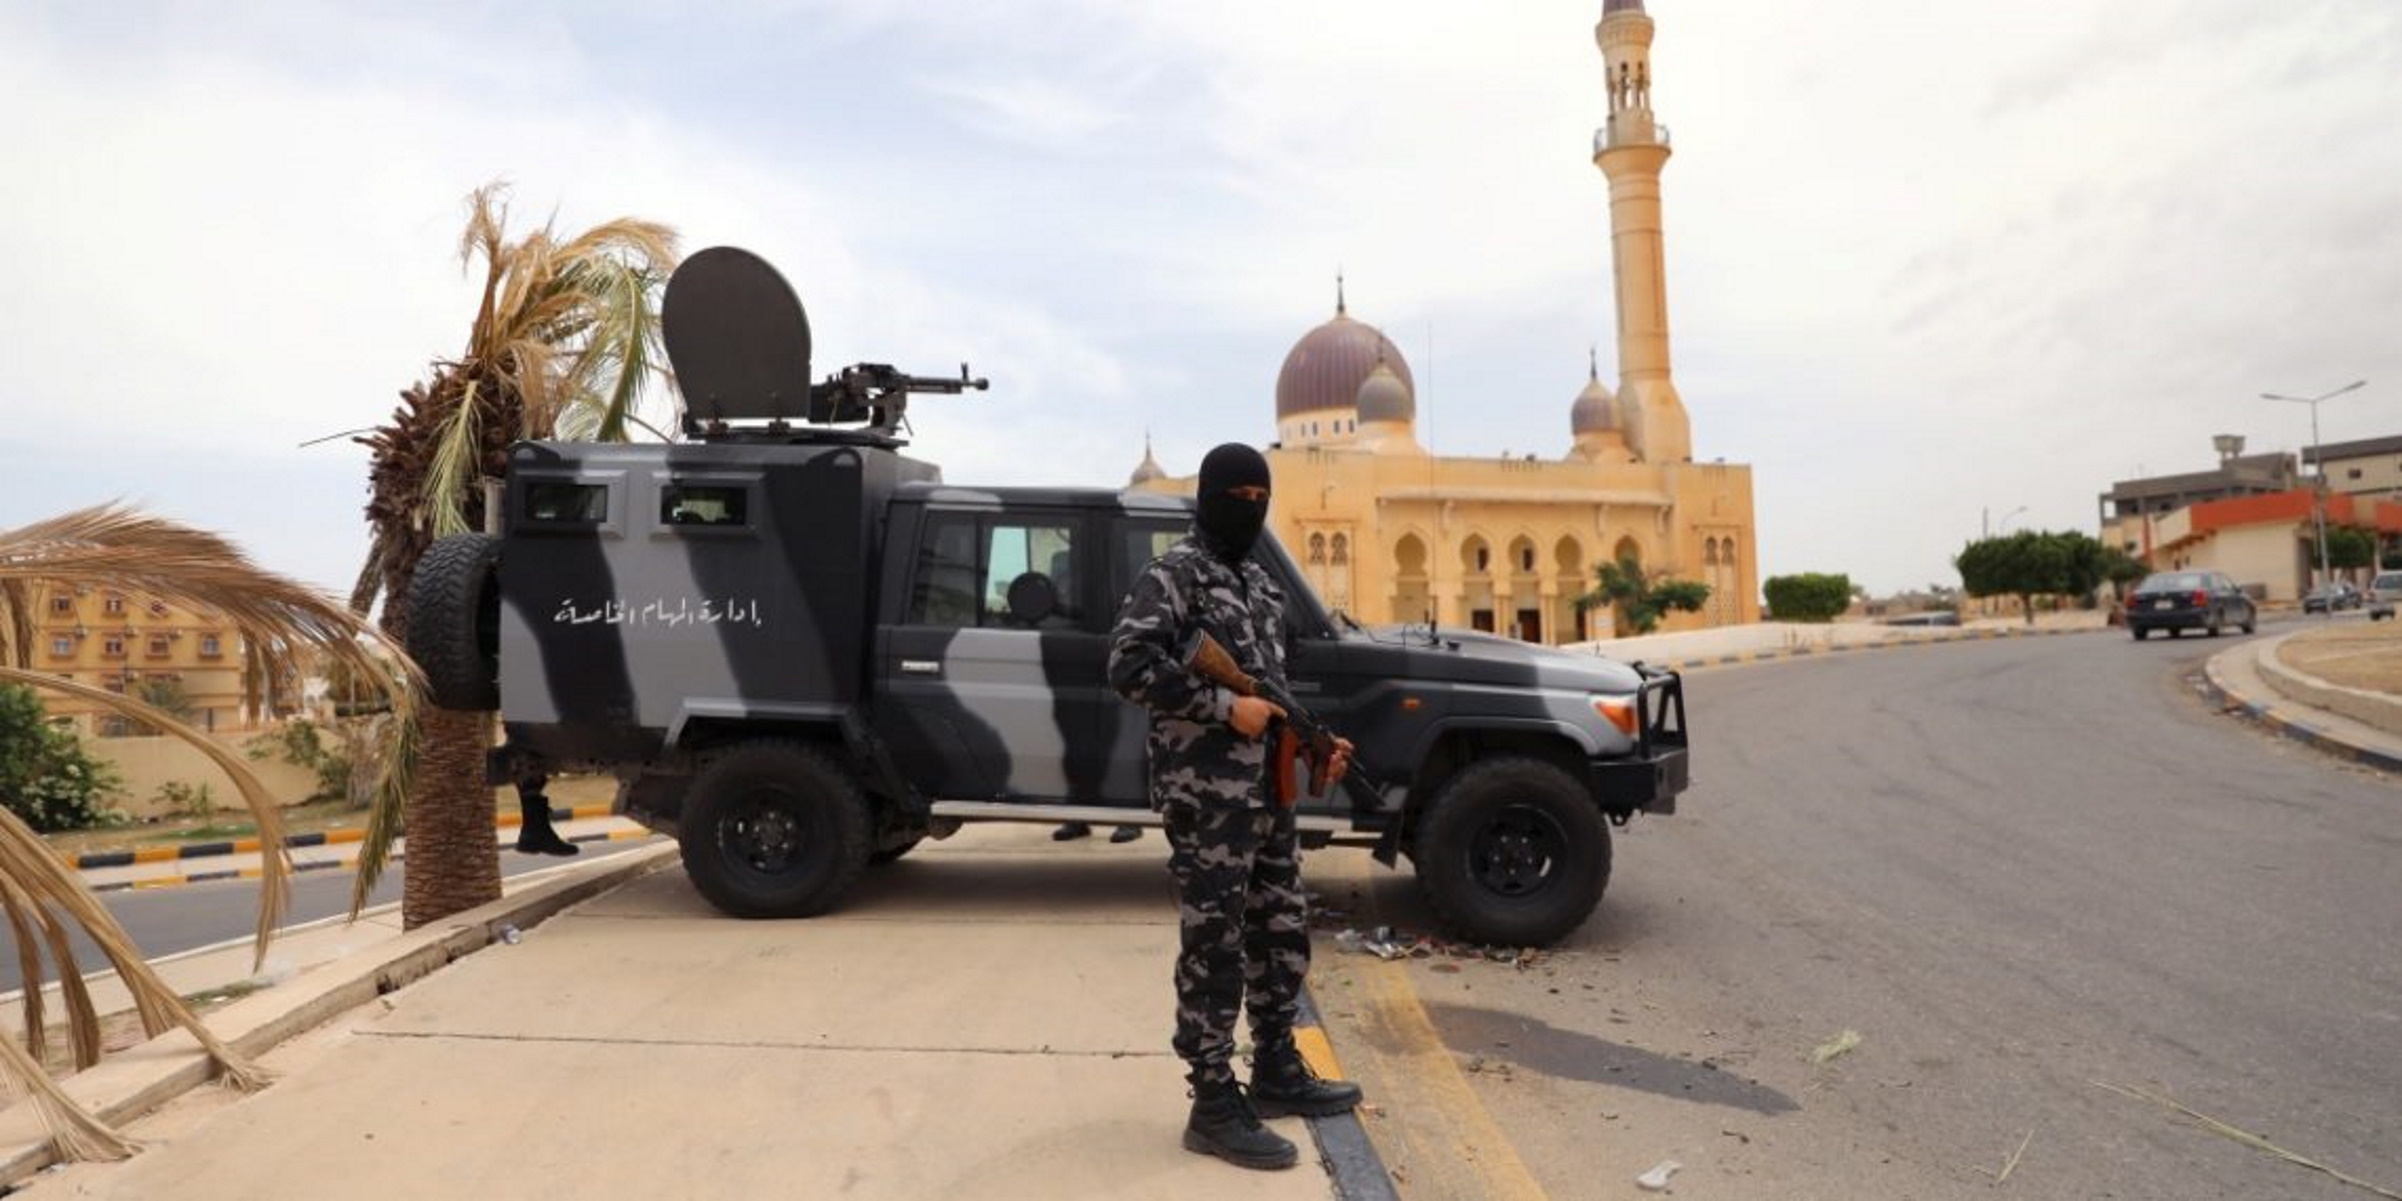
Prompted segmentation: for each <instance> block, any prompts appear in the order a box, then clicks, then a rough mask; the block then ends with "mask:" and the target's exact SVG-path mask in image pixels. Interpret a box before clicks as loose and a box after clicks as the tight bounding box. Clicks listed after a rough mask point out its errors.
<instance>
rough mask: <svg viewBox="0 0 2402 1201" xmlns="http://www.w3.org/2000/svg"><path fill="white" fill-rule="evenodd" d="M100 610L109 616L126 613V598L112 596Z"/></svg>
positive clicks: (104, 602) (102, 604) (103, 603)
mask: <svg viewBox="0 0 2402 1201" xmlns="http://www.w3.org/2000/svg"><path fill="white" fill-rule="evenodd" d="M100 610H101V612H104V613H109V614H117V613H123V612H124V611H125V598H124V597H122V596H116V595H113V594H112V595H111V596H110V597H109V598H108V599H107V600H105V601H102V602H101V603H100Z"/></svg>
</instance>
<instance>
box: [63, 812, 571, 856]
mask: <svg viewBox="0 0 2402 1201" xmlns="http://www.w3.org/2000/svg"><path fill="white" fill-rule="evenodd" d="M611 812H612V806H609V805H606V804H594V805H578V806H576V807H575V808H573V809H553V810H551V811H550V819H551V820H552V821H554V822H566V821H581V820H583V819H586V818H594V817H608V816H609V815H610V814H611ZM519 821H520V819H519V818H518V817H517V816H516V815H514V814H511V815H510V816H508V817H504V818H502V819H500V820H499V821H498V822H496V823H494V825H493V828H494V829H496V830H514V829H516V828H517V826H518V824H519ZM366 836H367V832H366V831H365V830H360V829H347V828H346V829H340V830H320V831H318V832H316V833H314V834H294V835H292V836H290V837H288V838H286V839H284V849H285V850H298V849H299V848H301V847H322V846H335V845H340V844H342V843H347V842H357V841H359V840H360V839H363V838H365V837H366ZM568 841H570V842H573V841H575V840H574V839H569V840H568ZM258 849H259V840H258V839H256V838H231V839H225V840H222V841H219V842H186V843H176V844H173V845H170V846H155V847H136V848H134V849H133V850H130V851H95V852H93V853H91V854H89V855H78V856H76V858H75V862H74V863H73V864H72V865H70V866H72V867H74V869H75V870H77V871H79V872H80V871H90V870H91V869H93V868H96V867H132V866H134V865H136V864H142V863H173V862H175V861H177V860H180V859H207V858H210V857H212V856H216V855H250V854H255V853H257V851H258Z"/></svg>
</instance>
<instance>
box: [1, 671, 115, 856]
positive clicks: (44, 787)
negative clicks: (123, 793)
mask: <svg viewBox="0 0 2402 1201" xmlns="http://www.w3.org/2000/svg"><path fill="white" fill-rule="evenodd" d="M118 787H119V785H118V780H117V774H116V772H115V771H114V770H113V769H112V768H110V767H109V766H108V765H107V764H105V763H100V762H97V761H95V760H93V759H92V757H91V756H90V755H87V754H85V753H84V749H83V742H82V740H80V739H78V738H76V737H75V734H74V732H73V731H71V730H65V729H61V728H59V727H57V726H54V725H51V724H50V720H49V717H48V715H47V714H45V713H44V712H43V711H42V702H41V698H39V697H37V696H35V695H34V694H33V690H32V689H31V688H27V687H24V686H22V685H18V684H0V804H5V805H6V806H7V807H8V810H9V812H11V813H14V814H16V815H17V816H18V817H19V818H22V819H24V822H25V824H26V825H28V826H31V827H33V828H34V829H35V830H37V831H39V832H41V833H44V834H49V833H53V832H55V831H59V830H80V829H83V828H84V827H86V826H94V825H101V824H104V823H106V822H108V821H110V820H112V819H114V818H115V817H116V814H115V813H114V812H113V811H111V810H110V809H109V808H108V806H107V804H106V801H107V799H108V798H109V797H110V796H111V795H113V794H115V793H116V792H117V790H118Z"/></svg>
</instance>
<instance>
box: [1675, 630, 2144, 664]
mask: <svg viewBox="0 0 2402 1201" xmlns="http://www.w3.org/2000/svg"><path fill="white" fill-rule="evenodd" d="M2107 632H2109V627H2107V626H2091V627H2088V626H2074V627H2070V628H2067V629H2059V628H2053V629H2035V630H2018V629H1999V628H1996V629H1988V630H1961V631H1959V632H1958V633H1952V634H1931V635H1928V636H1926V637H1923V638H1917V637H1904V638H1891V639H1887V640H1885V641H1883V642H1857V643H1843V642H1837V643H1830V644H1828V645H1826V646H1782V647H1777V648H1775V649H1773V650H1764V651H1743V652H1740V653H1737V654H1732V655H1704V656H1702V657H1700V658H1698V659H1664V660H1660V661H1659V662H1657V663H1653V662H1652V661H1651V660H1649V659H1645V660H1643V662H1645V663H1648V664H1651V665H1652V666H1654V667H1673V668H1675V669H1676V670H1678V671H1693V670H1696V669H1698V668H1704V667H1736V666H1740V665H1742V664H1745V663H1773V662H1775V661H1777V660H1779V659H1825V658H1830V657H1832V656H1835V655H1857V654H1863V653H1866V652H1869V651H1882V650H1892V649H1893V648H1895V647H1902V646H1933V645H1935V644H1937V643H1943V642H1988V641H1992V640H1995V639H2000V638H2049V637H2053V636H2055V635H2060V634H2102V633H2107Z"/></svg>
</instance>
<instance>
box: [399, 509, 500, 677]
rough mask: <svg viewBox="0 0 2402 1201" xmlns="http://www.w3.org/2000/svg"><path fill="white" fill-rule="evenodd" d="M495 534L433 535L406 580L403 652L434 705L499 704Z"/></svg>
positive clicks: (498, 630)
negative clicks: (414, 663)
mask: <svg viewBox="0 0 2402 1201" xmlns="http://www.w3.org/2000/svg"><path fill="white" fill-rule="evenodd" d="M499 567H500V540H499V539H497V538H492V537H489V536H487V535H484V534H452V535H449V536H448V537H443V538H436V539H435V540H434V544H433V545H432V546H429V547H427V548H426V550H425V556H424V557H423V558H420V559H419V560H417V574H416V576H415V577H414V578H412V579H411V580H410V581H409V621H408V628H407V629H406V630H405V631H403V640H404V641H405V642H406V643H407V644H408V652H409V658H411V659H414V660H416V661H417V667H418V669H419V670H421V671H423V672H424V673H425V685H426V689H425V690H426V699H428V700H430V701H432V702H433V703H434V705H435V706H436V707H437V708H442V709H459V710H465V711H468V712H473V713H488V712H491V711H492V710H495V709H498V708H500V572H499Z"/></svg>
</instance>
